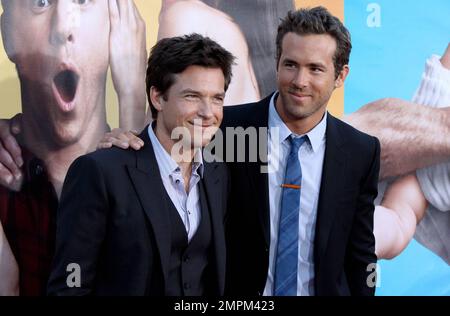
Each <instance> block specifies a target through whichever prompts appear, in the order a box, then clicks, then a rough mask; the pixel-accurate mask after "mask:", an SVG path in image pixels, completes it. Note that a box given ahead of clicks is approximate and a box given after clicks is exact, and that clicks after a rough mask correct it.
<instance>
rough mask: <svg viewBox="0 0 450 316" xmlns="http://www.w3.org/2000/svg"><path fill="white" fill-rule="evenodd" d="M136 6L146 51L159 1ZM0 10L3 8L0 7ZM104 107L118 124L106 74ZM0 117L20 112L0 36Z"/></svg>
mask: <svg viewBox="0 0 450 316" xmlns="http://www.w3.org/2000/svg"><path fill="white" fill-rule="evenodd" d="M135 3H136V6H137V7H138V9H139V12H140V13H141V16H142V18H143V19H144V21H145V23H146V27H147V29H146V31H147V52H148V51H149V50H150V48H151V47H152V46H153V45H154V44H155V42H156V37H157V34H158V16H159V11H160V8H161V1H148V0H135ZM0 12H3V10H2V9H1V7H0ZM106 91H107V92H106V93H107V95H106V108H107V115H108V123H109V124H110V126H111V127H117V126H118V125H119V117H118V113H119V111H118V104H117V96H116V93H115V91H114V88H113V84H112V80H111V76H110V75H109V76H108V81H107V89H106ZM0 103H1V105H0V118H10V117H12V116H13V115H15V114H16V113H19V112H21V101H20V85H19V80H18V78H17V73H16V70H15V67H14V64H13V63H11V62H10V61H9V59H8V57H7V56H6V53H5V51H4V49H3V42H2V40H1V37H0Z"/></svg>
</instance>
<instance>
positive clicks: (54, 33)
mask: <svg viewBox="0 0 450 316" xmlns="http://www.w3.org/2000/svg"><path fill="white" fill-rule="evenodd" d="M79 23H80V11H79V10H78V8H77V6H76V5H75V4H74V3H73V1H71V0H60V1H57V2H56V4H55V9H54V11H53V16H52V25H51V32H50V43H52V44H53V45H55V46H58V45H65V44H66V43H67V42H73V41H74V40H75V39H74V30H75V28H77V27H78V26H79Z"/></svg>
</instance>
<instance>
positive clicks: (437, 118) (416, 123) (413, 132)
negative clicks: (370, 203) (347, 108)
mask: <svg viewBox="0 0 450 316" xmlns="http://www.w3.org/2000/svg"><path fill="white" fill-rule="evenodd" d="M440 61H441V63H442V65H443V66H444V67H446V68H447V69H450V44H449V46H448V47H447V50H446V52H445V53H444V55H443V56H442V58H441V60H440ZM425 79H426V78H425ZM449 85H450V80H449V81H446V83H443V84H442V85H439V86H437V88H438V89H437V90H435V91H433V94H434V96H433V98H431V99H429V101H430V102H431V103H434V102H437V101H436V100H437V99H439V100H440V101H439V102H441V104H442V103H443V104H444V106H446V107H445V108H442V106H441V108H434V107H430V106H425V105H421V104H418V103H423V102H422V99H421V98H416V97H415V98H414V100H413V102H408V101H404V100H400V99H394V98H386V99H381V100H378V101H375V102H372V103H369V104H367V105H365V106H363V107H362V108H360V109H359V110H357V111H356V112H354V113H352V114H349V115H347V116H346V117H344V120H345V121H346V122H347V123H349V124H350V125H352V126H354V127H356V128H357V129H359V130H361V131H364V132H366V133H368V134H370V135H373V136H376V137H377V138H378V139H379V140H380V142H381V171H380V179H385V178H388V177H393V176H399V175H404V174H407V173H410V172H412V171H414V170H416V169H420V168H423V167H426V166H430V165H433V164H436V163H440V162H444V161H447V160H448V158H449V157H450V137H445V136H444V135H450V92H449V91H448V86H449ZM425 88H426V83H425V84H424V85H422V86H421V87H420V88H419V90H418V93H420V92H421V89H422V90H423V89H425ZM428 105H433V104H428Z"/></svg>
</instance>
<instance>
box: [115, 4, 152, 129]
mask: <svg viewBox="0 0 450 316" xmlns="http://www.w3.org/2000/svg"><path fill="white" fill-rule="evenodd" d="M109 15H110V23H111V34H110V66H111V76H112V81H113V84H114V89H115V90H116V93H117V97H118V100H119V127H120V128H122V129H124V130H135V131H141V130H142V129H143V128H144V123H145V110H146V109H145V106H146V94H145V70H146V63H147V49H146V32H145V22H144V20H143V19H142V17H141V15H140V14H139V11H138V9H137V8H136V5H135V4H134V1H133V0H114V1H109Z"/></svg>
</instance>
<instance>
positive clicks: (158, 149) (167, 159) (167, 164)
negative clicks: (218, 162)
mask: <svg viewBox="0 0 450 316" xmlns="http://www.w3.org/2000/svg"><path fill="white" fill-rule="evenodd" d="M153 125H154V123H152V124H150V125H149V126H148V136H149V138H150V141H151V143H152V147H153V150H154V152H155V157H156V161H157V162H158V166H159V170H160V173H161V176H162V177H164V178H168V177H171V175H173V174H175V173H180V167H179V166H178V164H177V163H176V162H175V160H173V158H172V157H171V156H170V154H169V153H168V152H167V151H166V150H165V149H164V147H163V146H162V144H161V143H160V142H159V140H158V138H157V137H156V134H155V132H154V131H153ZM195 173H197V174H198V175H199V176H200V177H202V178H203V173H204V164H203V155H202V151H201V150H200V149H196V150H195V153H194V159H193V161H192V174H195Z"/></svg>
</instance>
